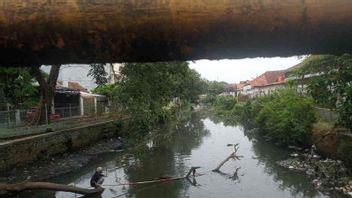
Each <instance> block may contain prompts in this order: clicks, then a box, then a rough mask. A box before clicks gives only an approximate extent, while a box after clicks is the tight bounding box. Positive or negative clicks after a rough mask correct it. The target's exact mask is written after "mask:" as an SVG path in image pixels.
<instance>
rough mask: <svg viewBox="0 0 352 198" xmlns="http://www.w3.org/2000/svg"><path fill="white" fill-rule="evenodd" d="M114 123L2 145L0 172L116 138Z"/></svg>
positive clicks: (84, 127)
mask: <svg viewBox="0 0 352 198" xmlns="http://www.w3.org/2000/svg"><path fill="white" fill-rule="evenodd" d="M115 131H116V126H115V125H114V123H113V121H106V122H101V123H98V124H91V125H86V126H82V127H77V128H72V129H67V130H62V131H55V132H51V133H46V134H41V135H36V136H31V137H25V138H21V139H17V140H13V141H8V142H4V143H0V171H4V170H7V169H10V168H13V167H14V166H18V165H21V164H24V163H26V162H30V161H34V160H36V159H37V158H40V157H47V156H52V155H55V154H59V153H63V152H67V151H71V150H75V149H79V148H81V147H84V146H87V145H89V144H91V143H95V142H96V141H97V140H99V139H102V138H108V137H112V136H114V134H115Z"/></svg>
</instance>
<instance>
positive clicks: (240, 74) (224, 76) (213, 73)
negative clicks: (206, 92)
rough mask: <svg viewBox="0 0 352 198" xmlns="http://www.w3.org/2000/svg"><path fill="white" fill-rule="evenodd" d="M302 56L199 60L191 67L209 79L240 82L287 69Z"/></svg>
mask: <svg viewBox="0 0 352 198" xmlns="http://www.w3.org/2000/svg"><path fill="white" fill-rule="evenodd" d="M302 58H303V57H297V56H294V57H288V58H280V57H275V58H246V59H233V60H229V59H224V60H214V61H210V60H198V61H194V62H190V68H192V69H195V70H196V71H198V72H199V73H200V74H201V75H202V77H203V78H205V79H208V80H216V81H225V82H228V83H238V82H239V81H241V80H252V79H253V78H255V77H257V76H259V75H261V74H262V73H264V72H266V71H272V70H282V69H287V68H289V67H292V66H294V65H296V64H298V63H299V62H301V61H302Z"/></svg>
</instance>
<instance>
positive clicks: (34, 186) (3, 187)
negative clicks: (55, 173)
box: [0, 181, 104, 195]
mask: <svg viewBox="0 0 352 198" xmlns="http://www.w3.org/2000/svg"><path fill="white" fill-rule="evenodd" d="M39 189H42V190H53V191H64V192H72V193H78V194H82V195H88V194H101V193H103V191H104V188H96V189H87V188H80V187H75V186H70V185H63V184H56V183H50V182H29V181H24V182H21V183H15V184H0V191H5V192H9V193H17V192H22V191H25V190H39Z"/></svg>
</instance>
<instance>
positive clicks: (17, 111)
mask: <svg viewBox="0 0 352 198" xmlns="http://www.w3.org/2000/svg"><path fill="white" fill-rule="evenodd" d="M56 105H58V106H56V107H55V108H54V114H52V115H51V116H50V118H48V119H50V120H53V121H54V120H60V119H62V118H70V117H77V116H86V117H89V116H97V115H104V114H105V113H106V112H107V111H108V110H107V106H106V105H105V103H102V102H98V103H97V104H96V106H95V104H94V102H90V103H88V102H86V103H85V104H84V107H83V111H82V112H81V107H80V106H79V104H73V103H72V104H69V103H66V104H56ZM83 112H84V113H83ZM37 113H38V109H36V108H31V109H30V108H23V107H21V106H17V107H13V106H10V105H8V104H4V103H1V104H0V130H1V128H13V127H21V126H26V125H28V124H29V123H31V122H32V121H33V119H34V117H35V116H36V114H37ZM81 113H83V115H82V114H81Z"/></svg>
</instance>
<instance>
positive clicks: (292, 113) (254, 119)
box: [213, 89, 315, 145]
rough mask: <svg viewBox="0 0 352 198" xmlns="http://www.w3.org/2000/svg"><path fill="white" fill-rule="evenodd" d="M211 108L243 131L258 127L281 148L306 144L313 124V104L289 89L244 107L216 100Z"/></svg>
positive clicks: (229, 100)
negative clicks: (241, 127) (247, 128)
mask: <svg viewBox="0 0 352 198" xmlns="http://www.w3.org/2000/svg"><path fill="white" fill-rule="evenodd" d="M213 107H214V112H215V113H216V114H217V115H220V116H223V117H225V118H230V119H236V120H237V121H239V122H240V123H242V124H243V125H244V126H245V127H248V126H250V127H253V126H257V127H259V128H260V129H261V131H262V133H263V135H266V136H269V137H270V138H272V139H273V140H275V141H277V142H280V143H282V144H298V145H305V144H307V143H308V142H307V140H308V139H309V137H310V135H311V128H312V124H313V123H314V122H315V112H314V108H313V101H312V100H311V99H309V98H307V97H304V96H301V95H298V94H297V93H295V92H294V91H293V90H292V89H286V90H280V91H278V92H276V93H273V94H271V95H268V96H264V97H259V98H257V99H255V100H254V101H248V102H246V103H237V102H236V99H235V98H233V97H220V96H218V97H217V99H216V102H215V103H214V105H213Z"/></svg>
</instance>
